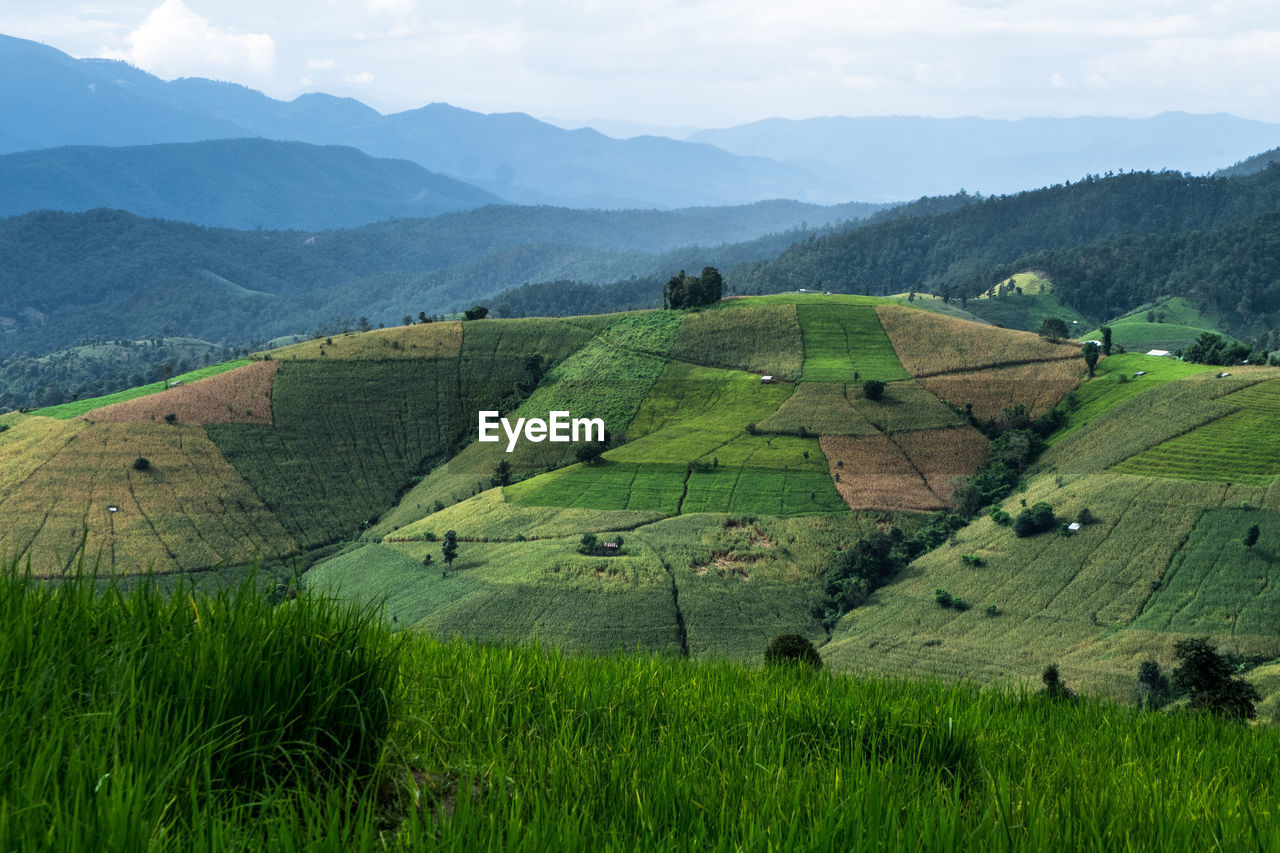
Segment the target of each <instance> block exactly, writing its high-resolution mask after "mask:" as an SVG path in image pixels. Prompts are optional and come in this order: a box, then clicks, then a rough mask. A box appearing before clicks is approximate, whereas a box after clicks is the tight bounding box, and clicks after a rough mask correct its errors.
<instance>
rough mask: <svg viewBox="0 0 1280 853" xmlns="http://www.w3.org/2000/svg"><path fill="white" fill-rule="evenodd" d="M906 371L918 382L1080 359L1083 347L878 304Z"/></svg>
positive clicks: (896, 306) (1029, 333)
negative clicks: (990, 368) (927, 378)
mask: <svg viewBox="0 0 1280 853" xmlns="http://www.w3.org/2000/svg"><path fill="white" fill-rule="evenodd" d="M876 314H877V315H878V316H879V317H880V325H882V326H884V330H885V332H886V333H887V334H888V335H889V340H890V341H891V342H892V343H893V350H894V352H896V353H897V355H898V360H899V361H901V362H902V366H903V367H905V368H906V369H907V371H908V372H909V373H910V374H911V375H912V376H914V377H916V378H917V379H920V378H923V377H926V376H936V375H938V374H941V373H955V372H958V371H964V370H980V369H983V368H987V367H999V366H1003V365H1014V364H1023V363H1025V362H1031V361H1053V360H1055V359H1074V360H1076V361H1077V362H1081V361H1083V360H1082V359H1081V358H1080V347H1079V345H1078V344H1052V343H1049V342H1048V341H1046V340H1044V339H1043V338H1041V337H1040V336H1039V335H1037V334H1035V333H1034V332H1019V331H1014V330H1012V329H1000V328H997V327H995V326H984V325H982V324H980V323H971V322H969V321H967V320H958V319H956V318H954V317H944V316H942V315H941V314H933V313H930V312H928V311H921V310H918V309H916V308H908V307H906V306H904V305H877V306H876Z"/></svg>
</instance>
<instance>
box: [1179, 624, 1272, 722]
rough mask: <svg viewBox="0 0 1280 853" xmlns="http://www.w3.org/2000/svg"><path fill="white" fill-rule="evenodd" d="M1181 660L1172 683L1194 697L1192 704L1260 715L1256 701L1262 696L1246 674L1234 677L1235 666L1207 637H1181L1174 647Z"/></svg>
mask: <svg viewBox="0 0 1280 853" xmlns="http://www.w3.org/2000/svg"><path fill="white" fill-rule="evenodd" d="M1173 651H1174V653H1175V654H1176V655H1177V656H1178V659H1179V660H1180V661H1182V662H1181V663H1180V664H1178V666H1177V668H1176V669H1174V671H1173V686H1174V687H1176V688H1178V689H1179V690H1184V691H1186V692H1187V693H1188V694H1189V695H1190V697H1191V703H1190V707H1191V708H1192V710H1196V711H1207V712H1209V713H1211V714H1219V715H1221V716H1223V717H1229V718H1232V719H1237V720H1252V719H1253V718H1254V717H1255V716H1257V710H1256V709H1255V708H1254V703H1255V702H1257V701H1258V700H1259V699H1261V698H1262V696H1261V695H1260V694H1259V693H1258V688H1256V687H1254V686H1253V685H1252V684H1250V683H1249V682H1247V681H1245V680H1244V679H1243V678H1233V677H1232V676H1234V675H1235V668H1234V667H1233V666H1232V665H1231V662H1230V661H1228V660H1227V659H1226V658H1224V657H1223V656H1222V655H1220V654H1218V653H1217V652H1216V651H1214V650H1213V648H1212V647H1211V646H1210V645H1209V641H1208V640H1207V639H1206V638H1205V637H1197V638H1195V639H1191V640H1179V641H1178V642H1177V643H1176V644H1175V645H1174V647H1173Z"/></svg>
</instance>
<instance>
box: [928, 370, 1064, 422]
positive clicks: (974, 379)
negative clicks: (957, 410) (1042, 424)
mask: <svg viewBox="0 0 1280 853" xmlns="http://www.w3.org/2000/svg"><path fill="white" fill-rule="evenodd" d="M1087 373H1088V368H1087V366H1086V365H1085V363H1084V359H1083V358H1081V359H1078V360H1075V359H1057V360H1055V361H1037V362H1029V363H1027V364H1016V365H1013V366H1011V367H991V368H987V369H986V370H964V371H959V372H956V373H943V374H939V375H936V376H930V377H928V378H926V379H922V380H920V384H921V385H923V386H924V387H925V388H927V389H928V390H929V391H931V392H932V393H934V394H936V395H937V396H938V397H940V398H942V399H943V400H946V401H947V402H949V403H951V404H953V405H956V406H961V407H964V406H969V405H971V406H972V407H973V409H972V411H973V414H974V417H976V418H978V419H979V420H988V419H990V418H994V417H996V416H997V415H999V414H1000V411H1001V409H1003V408H1005V407H1006V406H1025V407H1026V408H1027V412H1028V413H1030V415H1031V416H1032V417H1039V416H1040V415H1043V414H1044V413H1045V412H1048V411H1049V410H1050V409H1052V408H1053V407H1054V406H1056V405H1057V404H1058V403H1059V402H1060V401H1061V400H1062V398H1063V397H1065V396H1066V395H1067V394H1069V393H1070V392H1071V391H1073V390H1075V389H1076V388H1077V387H1079V385H1080V383H1081V382H1082V381H1083V380H1084V378H1085V376H1086V374H1087Z"/></svg>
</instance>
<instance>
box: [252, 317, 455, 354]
mask: <svg viewBox="0 0 1280 853" xmlns="http://www.w3.org/2000/svg"><path fill="white" fill-rule="evenodd" d="M461 351H462V323H460V322H456V321H454V322H448V323H419V324H417V325H413V326H397V327H395V328H392V329H378V330H377V331H373V332H362V333H360V334H352V333H347V334H343V335H331V336H328V337H325V338H316V339H315V340H311V341H304V342H303V343H300V344H295V345H293V346H290V347H286V348H284V349H282V350H277V351H275V352H272V353H271V357H272V359H273V360H289V361H312V360H315V359H322V358H327V359H361V360H372V361H385V360H387V359H392V358H395V359H400V358H457V357H458V354H459V353H460V352H461ZM263 355H264V353H258V357H262V356H263Z"/></svg>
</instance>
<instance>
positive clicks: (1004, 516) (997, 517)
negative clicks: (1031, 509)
mask: <svg viewBox="0 0 1280 853" xmlns="http://www.w3.org/2000/svg"><path fill="white" fill-rule="evenodd" d="M991 520H992V521H994V522H995V523H996V524H999V525H1001V526H1003V527H1008V526H1009V525H1010V524H1013V516H1011V515H1009V513H1007V512H1005V511H1004V510H1002V509H1000V508H999V507H997V508H995V509H993V510H991Z"/></svg>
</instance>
